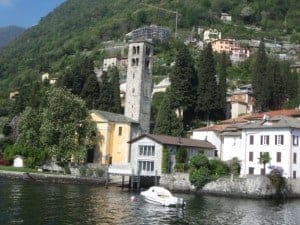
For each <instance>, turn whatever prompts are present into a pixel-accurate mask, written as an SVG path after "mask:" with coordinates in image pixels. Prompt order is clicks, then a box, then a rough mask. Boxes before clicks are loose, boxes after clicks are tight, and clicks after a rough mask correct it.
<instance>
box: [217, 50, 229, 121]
mask: <svg viewBox="0 0 300 225" xmlns="http://www.w3.org/2000/svg"><path fill="white" fill-rule="evenodd" d="M229 60H230V59H229ZM228 66H229V63H228V56H227V55H226V53H225V52H223V53H222V54H221V60H220V65H219V85H218V87H219V93H220V100H219V101H220V116H219V117H220V118H221V119H225V118H226V110H227V104H226V98H227V84H226V79H227V67H228Z"/></svg>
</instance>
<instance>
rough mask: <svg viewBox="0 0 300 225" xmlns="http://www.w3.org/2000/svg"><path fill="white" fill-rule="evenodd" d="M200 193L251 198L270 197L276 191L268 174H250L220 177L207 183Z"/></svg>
mask: <svg viewBox="0 0 300 225" xmlns="http://www.w3.org/2000/svg"><path fill="white" fill-rule="evenodd" d="M198 192H199V193H206V194H214V195H224V196H237V197H249V198H268V197H272V196H273V195H274V194H275V193H276V189H275V188H274V187H273V186H272V184H271V181H270V180H269V178H268V177H266V176H248V177H247V178H234V179H231V178H220V179H218V180H216V181H213V182H210V183H208V184H206V185H205V186H204V187H203V188H202V189H201V190H199V191H198Z"/></svg>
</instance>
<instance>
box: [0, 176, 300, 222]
mask: <svg viewBox="0 0 300 225" xmlns="http://www.w3.org/2000/svg"><path fill="white" fill-rule="evenodd" d="M124 190H126V189H124ZM132 195H135V196H136V201H135V202H131V201H130V197H131V196H132ZM181 196H182V197H184V199H185V200H186V202H187V206H186V208H185V209H176V208H165V207H160V206H156V205H152V204H150V203H146V202H144V201H143V199H142V198H141V197H140V196H139V195H138V194H132V193H129V192H127V191H122V190H121V189H120V188H118V187H110V188H108V189H105V188H104V187H99V186H85V185H58V184H46V183H44V184H41V183H29V182H22V181H12V180H6V179H2V178H0V225H6V224H7V225H8V224H30V225H39V224H49V225H52V224H53V225H59V224H72V225H73V224H80V225H85V224H205V225H210V224H211V225H219V224H220V225H221V224H222V225H225V224H228V225H229V224H230V225H234V224H243V225H252V224H253V225H260V224H261V225H277V224H278V225H285V224H286V225H288V224H291V225H300V200H293V201H286V202H275V201H271V200H268V201H266V200H245V199H242V200H241V199H229V198H223V197H208V196H205V197H195V196H193V195H181Z"/></svg>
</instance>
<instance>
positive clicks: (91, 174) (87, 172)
mask: <svg viewBox="0 0 300 225" xmlns="http://www.w3.org/2000/svg"><path fill="white" fill-rule="evenodd" d="M93 175H94V171H93V170H92V169H87V170H86V176H87V177H92V176H93Z"/></svg>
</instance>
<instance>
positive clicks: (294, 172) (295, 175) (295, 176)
mask: <svg viewBox="0 0 300 225" xmlns="http://www.w3.org/2000/svg"><path fill="white" fill-rule="evenodd" d="M293 178H294V179H296V178H297V173H296V171H295V170H294V171H293Z"/></svg>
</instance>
